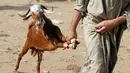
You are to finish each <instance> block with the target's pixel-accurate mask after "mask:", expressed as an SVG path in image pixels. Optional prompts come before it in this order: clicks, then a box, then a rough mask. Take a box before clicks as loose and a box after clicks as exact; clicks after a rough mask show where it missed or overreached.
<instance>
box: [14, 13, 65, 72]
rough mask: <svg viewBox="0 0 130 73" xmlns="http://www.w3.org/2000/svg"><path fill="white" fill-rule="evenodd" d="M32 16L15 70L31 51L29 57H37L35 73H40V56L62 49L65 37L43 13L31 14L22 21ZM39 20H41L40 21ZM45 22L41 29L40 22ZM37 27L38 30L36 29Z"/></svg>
mask: <svg viewBox="0 0 130 73" xmlns="http://www.w3.org/2000/svg"><path fill="white" fill-rule="evenodd" d="M30 16H32V19H33V21H32V22H31V24H29V27H28V34H27V39H26V42H25V45H24V47H23V49H22V51H21V53H20V54H19V57H18V61H17V64H16V68H15V70H16V71H17V70H18V68H19V64H20V61H21V59H22V57H23V56H24V55H25V54H26V53H27V51H28V50H29V49H31V50H32V51H31V55H34V56H35V55H36V54H37V56H38V63H37V67H36V69H37V73H40V64H41V61H42V54H43V52H44V51H54V50H56V49H57V48H59V47H64V45H63V44H64V42H65V36H64V35H63V34H62V33H61V31H60V29H59V28H58V27H57V26H55V25H53V24H52V22H51V21H50V19H48V18H47V17H46V16H45V15H44V13H43V12H38V14H37V13H35V12H32V13H31V14H30V15H28V17H25V18H24V20H27V19H28V18H29V17H30ZM39 16H40V18H39ZM39 19H42V20H41V21H40V20H39ZM43 21H45V24H44V26H43V27H41V26H40V24H42V23H40V22H43ZM37 27H38V29H36V28H37Z"/></svg>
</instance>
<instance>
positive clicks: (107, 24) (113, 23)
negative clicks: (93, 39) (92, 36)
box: [95, 16, 126, 32]
mask: <svg viewBox="0 0 130 73" xmlns="http://www.w3.org/2000/svg"><path fill="white" fill-rule="evenodd" d="M125 21H126V17H125V16H120V17H118V18H115V19H111V20H105V21H102V22H100V23H99V24H97V25H96V26H95V28H96V30H95V31H96V32H107V31H110V30H112V29H114V28H116V27H117V26H119V25H120V24H122V23H124V22H125Z"/></svg>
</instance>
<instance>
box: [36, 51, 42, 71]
mask: <svg viewBox="0 0 130 73" xmlns="http://www.w3.org/2000/svg"><path fill="white" fill-rule="evenodd" d="M42 53H43V52H41V51H38V54H37V56H38V63H37V73H40V64H41V61H42Z"/></svg>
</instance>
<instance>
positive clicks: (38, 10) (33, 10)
mask: <svg viewBox="0 0 130 73" xmlns="http://www.w3.org/2000/svg"><path fill="white" fill-rule="evenodd" d="M48 12H49V11H48V9H47V8H46V7H45V6H43V5H32V6H31V7H30V8H29V9H28V11H27V13H26V14H23V15H22V14H20V13H18V15H19V16H20V17H23V20H27V19H29V18H30V17H31V16H32V18H33V20H34V21H37V23H38V24H39V25H41V24H42V27H43V25H44V24H45V23H46V22H45V20H44V17H45V15H44V13H48Z"/></svg>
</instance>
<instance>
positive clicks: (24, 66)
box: [0, 0, 130, 73]
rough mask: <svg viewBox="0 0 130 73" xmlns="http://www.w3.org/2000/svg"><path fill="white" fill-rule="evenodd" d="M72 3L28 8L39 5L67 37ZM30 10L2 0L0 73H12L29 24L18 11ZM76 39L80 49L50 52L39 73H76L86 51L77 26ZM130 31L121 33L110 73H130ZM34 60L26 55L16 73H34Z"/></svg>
mask: <svg viewBox="0 0 130 73" xmlns="http://www.w3.org/2000/svg"><path fill="white" fill-rule="evenodd" d="M74 3H75V1H71V2H67V1H66V0H65V1H64V0H49V1H48V0H45V1H41V2H40V3H37V2H36V1H35V0H33V1H32V3H31V4H43V5H45V6H47V7H48V9H49V10H52V8H51V7H52V6H53V7H54V11H55V13H53V14H50V15H47V17H48V18H50V19H56V20H60V21H63V23H61V24H57V25H58V26H59V27H60V28H61V30H62V32H63V34H64V35H68V33H69V26H70V22H71V18H72V12H73V7H74ZM29 6H30V4H29V0H2V1H1V2H0V73H14V68H15V64H16V61H17V57H18V54H19V53H20V51H21V49H22V47H23V45H24V42H25V39H26V34H27V31H28V23H30V20H31V19H30V20H28V21H23V20H22V18H21V17H19V16H18V14H17V13H18V12H19V11H23V12H26V11H27V9H28V7H29ZM77 30H78V39H79V40H80V42H81V43H80V45H78V47H77V49H76V50H72V49H67V50H62V48H59V49H58V50H56V51H53V52H45V53H44V54H43V60H42V64H41V73H44V71H49V72H50V73H78V72H79V70H80V68H81V67H82V66H83V64H84V62H85V60H86V59H87V48H86V47H85V45H84V37H83V30H82V29H81V24H79V26H78V29H77ZM129 38H130V31H129V30H126V31H125V32H124V35H123V38H122V41H121V46H120V49H119V53H118V55H119V56H118V61H117V64H116V66H115V69H114V73H130V43H129V41H130V39H129ZM36 64H37V57H32V56H30V53H29V52H28V53H27V54H26V55H25V56H24V57H23V59H22V61H21V65H20V68H19V69H18V72H16V73H36Z"/></svg>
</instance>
